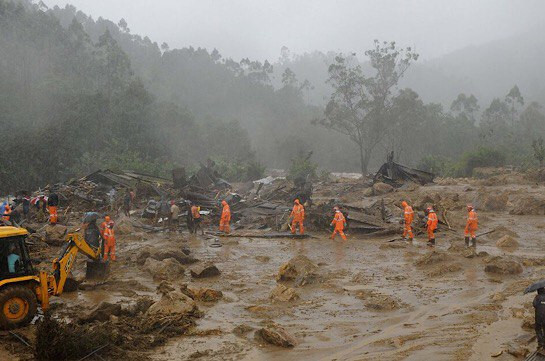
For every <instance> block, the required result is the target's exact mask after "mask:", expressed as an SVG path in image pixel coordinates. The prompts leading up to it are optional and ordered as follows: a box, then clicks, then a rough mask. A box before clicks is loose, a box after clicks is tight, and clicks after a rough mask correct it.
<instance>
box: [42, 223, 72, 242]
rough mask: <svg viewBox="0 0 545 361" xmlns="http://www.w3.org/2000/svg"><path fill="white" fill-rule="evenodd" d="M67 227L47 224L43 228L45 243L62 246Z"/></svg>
mask: <svg viewBox="0 0 545 361" xmlns="http://www.w3.org/2000/svg"><path fill="white" fill-rule="evenodd" d="M66 232H67V227H66V226H63V225H61V224H48V225H46V226H45V242H46V243H47V244H51V245H62V244H64V243H65V242H66V240H65V238H64V237H65V236H66Z"/></svg>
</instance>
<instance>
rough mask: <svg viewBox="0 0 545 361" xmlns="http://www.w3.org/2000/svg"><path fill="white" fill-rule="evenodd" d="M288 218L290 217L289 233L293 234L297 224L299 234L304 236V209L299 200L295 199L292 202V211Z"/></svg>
mask: <svg viewBox="0 0 545 361" xmlns="http://www.w3.org/2000/svg"><path fill="white" fill-rule="evenodd" d="M290 217H292V221H291V233H292V234H295V232H296V229H297V224H299V233H300V234H305V227H304V226H303V222H304V220H305V207H303V205H302V204H301V203H300V202H299V199H296V200H295V201H294V202H293V209H292V211H291V214H290Z"/></svg>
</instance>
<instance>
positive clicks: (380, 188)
mask: <svg viewBox="0 0 545 361" xmlns="http://www.w3.org/2000/svg"><path fill="white" fill-rule="evenodd" d="M393 190H394V187H392V186H391V185H389V184H386V183H382V182H378V183H375V184H373V194H374V195H381V194H386V193H390V192H393Z"/></svg>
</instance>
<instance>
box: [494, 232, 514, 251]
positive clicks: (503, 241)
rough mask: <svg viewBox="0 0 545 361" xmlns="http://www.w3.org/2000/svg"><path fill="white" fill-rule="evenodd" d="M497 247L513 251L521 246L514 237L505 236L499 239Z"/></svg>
mask: <svg viewBox="0 0 545 361" xmlns="http://www.w3.org/2000/svg"><path fill="white" fill-rule="evenodd" d="M496 246H497V247H499V248H507V249H513V248H517V247H518V246H519V243H518V242H517V240H516V239H514V238H513V237H511V236H508V235H505V236H503V237H501V238H500V239H498V241H497V242H496Z"/></svg>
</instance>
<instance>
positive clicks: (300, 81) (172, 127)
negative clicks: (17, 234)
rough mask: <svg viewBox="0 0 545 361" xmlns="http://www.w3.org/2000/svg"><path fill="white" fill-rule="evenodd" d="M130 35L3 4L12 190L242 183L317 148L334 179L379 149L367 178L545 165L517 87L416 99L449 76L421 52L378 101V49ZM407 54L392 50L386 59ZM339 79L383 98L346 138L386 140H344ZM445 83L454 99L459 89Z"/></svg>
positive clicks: (540, 122)
mask: <svg viewBox="0 0 545 361" xmlns="http://www.w3.org/2000/svg"><path fill="white" fill-rule="evenodd" d="M129 25H130V24H127V23H126V21H124V20H123V19H121V20H120V21H118V22H113V21H110V20H106V19H103V18H98V19H97V20H95V19H93V18H91V17H90V16H87V15H85V14H84V13H82V12H80V11H77V9H76V8H74V7H72V6H67V7H65V8H58V7H54V8H51V9H48V8H46V7H45V6H44V5H43V4H35V3H33V2H31V1H29V0H19V1H15V0H0V127H1V129H2V130H3V132H2V134H3V135H4V136H3V139H4V150H5V151H4V153H5V155H4V156H3V157H1V158H0V179H1V182H0V192H13V191H15V190H17V189H19V188H21V187H36V186H40V185H44V184H46V183H48V182H57V181H61V180H65V179H68V178H70V177H75V176H78V175H82V174H84V173H86V172H89V171H92V170H95V169H97V168H122V169H134V170H140V171H145V172H152V173H156V174H165V175H166V174H168V172H169V170H170V169H171V168H172V167H173V166H186V167H188V168H189V169H192V168H194V167H195V166H197V165H198V163H199V162H202V161H204V160H205V159H206V158H208V157H210V158H212V159H214V160H216V162H217V163H218V164H219V165H220V166H222V167H223V170H224V172H225V173H226V174H227V176H228V177H229V178H230V179H233V180H243V179H249V178H251V177H255V176H258V175H260V174H261V172H262V169H263V167H269V168H287V167H289V165H290V162H291V160H292V159H294V158H295V157H298V156H300V155H303V154H308V152H310V151H312V152H313V153H312V154H313V156H312V160H313V161H314V162H316V163H317V164H318V166H319V167H320V168H322V169H327V170H329V171H359V170H360V169H362V164H361V162H362V159H363V155H362V154H363V153H362V151H363V148H365V147H367V144H368V143H369V141H368V140H369V139H373V143H376V144H373V147H372V148H373V149H371V150H369V151H368V153H369V154H368V159H367V162H368V166H369V168H368V169H369V170H372V169H373V168H375V167H376V166H377V165H379V164H380V163H381V162H382V161H383V160H384V159H385V154H387V153H388V152H389V151H391V150H394V151H395V154H396V159H397V160H399V161H400V162H403V163H406V164H408V165H412V166H420V167H422V168H425V169H430V170H433V171H435V172H438V173H441V174H444V175H453V176H458V175H467V174H468V173H470V172H471V169H472V167H474V166H476V165H486V164H494V165H501V164H506V163H511V164H516V165H521V166H533V165H536V164H538V162H539V159H540V157H539V155H540V154H541V153H540V152H542V148H543V142H542V141H540V139H542V137H545V116H544V115H543V114H544V112H543V109H542V108H541V105H540V104H539V103H537V102H535V101H533V100H534V99H537V98H536V96H534V93H532V96H525V94H524V93H523V92H522V93H521V90H519V87H517V86H516V85H515V84H516V82H513V84H510V85H509V86H508V87H505V89H501V88H497V87H494V90H495V93H494V94H493V96H490V94H489V93H487V94H486V96H484V95H483V96H482V99H484V100H481V94H480V93H478V92H475V93H476V95H472V94H471V93H468V92H467V89H468V88H461V89H459V90H458V91H457V92H456V94H459V95H457V96H453V97H452V99H450V100H448V101H444V100H443V99H437V100H436V101H438V103H429V102H426V101H424V100H423V97H421V96H419V94H418V93H417V91H416V90H414V89H422V84H426V81H427V82H428V83H429V82H431V80H429V79H432V78H433V77H434V74H437V71H435V72H434V71H433V69H432V68H431V67H423V66H422V65H421V64H419V61H418V56H417V54H414V55H415V57H414V58H412V60H413V61H411V62H410V64H407V69H403V73H404V74H403V73H401V74H399V77H397V76H394V77H392V80H393V81H394V82H393V83H392V84H389V86H388V87H387V88H384V89H382V90H384V93H383V96H381V97H378V96H376V94H374V93H373V89H374V90H376V89H377V87H376V86H375V87H374V88H373V84H375V85H376V80H377V79H379V77H380V76H381V75H382V73H381V71H383V70H384V69H386V68H387V67H388V62H386V63H384V64H382V65H380V64H378V65H377V61H376V59H374V58H373V54H375V55H376V53H374V52H373V51H374V50H377V51H382V50H384V49H386V48H387V46H384V47H382V48H377V49H375V48H373V44H369V47H368V48H369V49H370V51H369V52H367V53H366V55H365V56H363V57H360V58H356V57H354V56H353V55H348V56H343V55H342V54H335V53H328V54H323V53H319V52H316V53H312V54H303V55H295V54H290V52H289V50H288V49H282V51H281V54H280V57H279V59H277V60H275V61H271V62H268V61H264V62H261V61H255V60H252V59H251V58H245V59H242V60H234V59H230V58H224V57H222V55H221V53H220V52H219V51H218V50H216V49H202V48H197V49H195V48H192V47H188V48H182V49H170V48H169V46H168V44H165V43H162V44H160V45H159V43H156V42H154V41H152V40H151V39H149V38H147V37H145V36H144V37H142V36H140V35H137V34H133V33H131V30H130V26H129ZM385 44H386V43H385ZM388 44H390V43H388ZM401 50H402V49H401V48H399V47H395V46H394V48H393V51H392V52H391V53H389V55H388V56H392V54H398V53H399V54H402V53H403V52H402V51H401ZM341 59H343V60H344V62H343V63H342V67H344V68H342V69H341V68H339V66H340V63H339V61H340V60H341ZM388 59H389V58H388ZM388 59H386V58H385V57H381V58H380V61H379V63H380V62H381V61H384V60H388ZM426 69H429V74H427V75H426ZM340 70H342V71H346V72H349V73H350V74H353V75H354V76H355V78H353V79H357V81H358V82H359V83H358V84H360V85H361V87H362V89H366V91H370V93H369V94H371V96H367V97H365V98H364V99H360V101H361V104H360V105H361V108H360V109H359V111H360V112H359V113H358V114H360V115H361V114H362V112H366V113H365V114H366V115H365V116H362V117H360V118H358V119H359V120H358V121H359V122H360V123H359V128H358V126H356V127H355V128H343V129H344V130H346V129H349V130H350V129H352V130H355V131H357V130H358V129H359V130H361V131H364V132H368V131H372V132H374V133H368V134H367V138H365V137H360V138H361V139H360V142H359V143H358V141H356V140H355V139H354V137H352V136H350V134H346V131H339V130H340V128H339V127H338V125H340V124H341V123H342V121H343V116H347V113H346V112H345V111H344V110H343V109H345V108H342V107H343V106H345V105H346V104H344V105H343V104H342V102H341V101H339V100H340V98H339V94H340V93H339V92H338V90H339V89H340V88H342V84H343V83H342V80H343V79H341V78H342V77H341V78H340V77H339V71H340ZM405 70H407V72H406V73H405ZM419 74H420V75H419ZM403 75H404V76H403ZM417 75H418V76H417ZM415 77H417V78H418V79H419V80H422V81H421V82H420V83H417V82H415V81H414V79H415ZM426 79H428V80H426ZM481 79H482V78H476V79H475V81H480V80H481ZM344 80H346V79H344ZM522 80H525V79H521V81H522ZM339 81H340V82H339ZM434 81H435V80H434ZM440 81H441V82H442V83H443V84H442V85H443V86H445V87H449V89H452V88H453V86H456V85H458V83H455V84H448V83H447V82H448V79H445V77H443V78H440ZM412 84H416V85H417V86H415V87H413V89H411V85H412ZM434 84H435V83H434ZM494 85H497V84H494ZM434 86H438V85H437V84H435V85H434ZM424 88H425V87H424ZM485 88H488V87H486V86H482V87H481V89H485ZM536 89H537V90H536ZM539 89H540V88H539V86H538V85H536V87H534V88H533V89H532V91H533V92H535V91H538V90H539ZM464 92H465V93H464ZM436 93H438V92H436ZM450 93H452V91H449V94H450ZM373 94H374V95H373ZM429 94H430V90H427V91H426V94H425V95H426V97H425V98H426V99H430V96H429ZM442 96H443V95H442ZM378 98H380V99H381V102H380V104H379V105H377V104H378V103H377V99H378ZM537 100H539V99H537ZM484 101H486V103H484ZM333 106H335V107H333ZM356 113H357V112H355V113H354V114H356ZM356 118H357V117H356ZM332 120H334V122H333V123H332ZM335 122H336V123H335ZM335 125H337V127H336V126H335ZM344 125H346V124H344ZM369 129H371V130H369ZM349 132H350V131H349ZM363 143H365V144H363ZM362 144H363V146H364V147H363V148H362ZM368 148H369V147H368ZM366 152H367V150H366ZM366 154H367V153H366Z"/></svg>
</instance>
